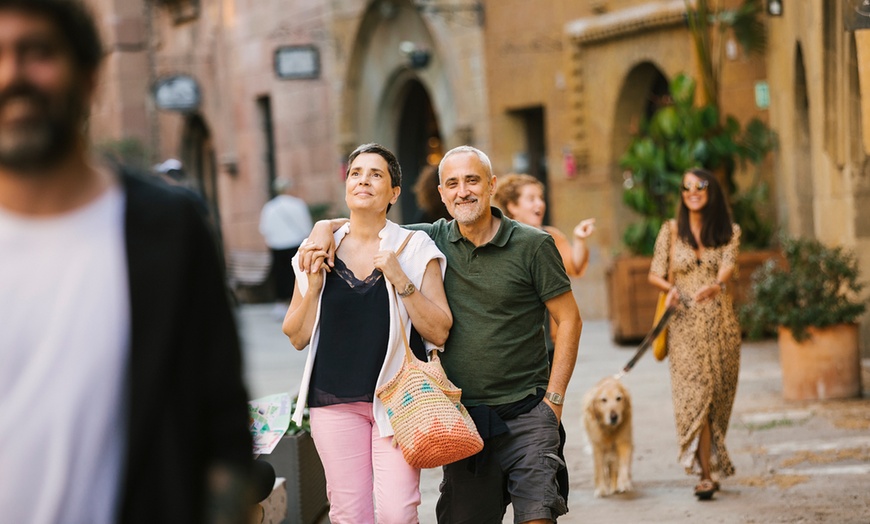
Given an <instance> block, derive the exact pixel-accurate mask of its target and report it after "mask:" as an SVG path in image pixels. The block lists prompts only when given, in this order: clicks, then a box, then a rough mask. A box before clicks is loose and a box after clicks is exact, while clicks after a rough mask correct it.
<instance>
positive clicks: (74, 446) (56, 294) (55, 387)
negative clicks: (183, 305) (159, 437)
mask: <svg viewBox="0 0 870 524" xmlns="http://www.w3.org/2000/svg"><path fill="white" fill-rule="evenodd" d="M129 339H130V306H129V283H128V278H127V262H126V250H125V245H124V194H123V193H122V191H121V189H120V188H119V187H117V186H115V187H113V188H111V189H110V190H108V191H106V192H105V193H104V194H103V195H101V196H100V197H99V198H98V199H97V200H95V201H94V202H91V203H90V204H88V205H87V206H85V207H83V208H80V209H77V210H75V211H73V212H71V213H67V214H64V215H61V216H53V217H47V218H36V219H34V218H26V217H23V216H20V215H14V214H11V213H9V212H7V211H5V210H4V209H2V208H0V522H4V523H5V522H10V523H12V522H15V523H19V522H21V523H24V522H26V523H34V524H40V523H46V524H48V523H52V524H55V523H82V522H87V523H92V524H101V523H110V522H114V521H115V520H116V516H117V512H118V510H119V508H118V499H119V492H120V484H121V472H122V470H123V462H124V454H125V451H126V438H125V437H126V425H127V418H126V415H127V392H126V389H125V383H126V376H127V363H128V353H129V346H130V340H129Z"/></svg>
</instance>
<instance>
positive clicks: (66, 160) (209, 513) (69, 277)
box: [0, 0, 251, 524]
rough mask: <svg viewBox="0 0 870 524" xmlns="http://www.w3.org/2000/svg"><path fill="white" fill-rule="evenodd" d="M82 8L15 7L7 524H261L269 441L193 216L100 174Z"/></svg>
mask: <svg viewBox="0 0 870 524" xmlns="http://www.w3.org/2000/svg"><path fill="white" fill-rule="evenodd" d="M102 55H103V50H102V45H101V42H100V39H99V36H98V32H97V28H96V26H95V24H94V20H93V18H92V16H91V14H90V13H89V12H88V11H87V10H86V9H85V8H84V7H83V5H82V3H81V2H80V1H77V0H0V319H2V323H3V329H2V330H0V362H2V365H0V476H2V479H3V481H2V482H0V522H28V523H46V524H48V523H56V522H89V523H110V522H142V523H154V522H206V521H209V522H246V521H247V520H246V516H247V515H246V512H247V511H248V508H250V507H251V505H250V504H249V502H250V500H249V496H248V494H249V490H248V487H247V486H248V476H249V471H250V464H251V441H250V435H249V433H248V429H247V422H248V417H247V406H246V401H247V395H246V392H245V389H244V386H243V383H242V379H241V369H240V368H241V356H240V351H239V341H238V336H237V332H236V327H235V323H234V318H233V315H232V311H231V309H230V305H229V301H228V297H227V293H226V289H225V285H224V279H223V274H222V271H221V266H220V263H219V260H218V256H217V251H216V248H215V246H214V244H213V242H212V239H211V236H210V235H209V233H208V229H207V227H206V225H205V223H204V221H203V219H202V217H201V216H200V214H199V212H198V211H197V209H196V205H195V203H194V202H193V201H191V199H189V198H187V197H186V196H184V195H182V194H179V193H178V192H175V191H173V190H172V189H171V188H166V187H159V186H157V185H155V184H152V183H150V182H148V181H146V180H144V179H142V178H139V177H137V176H134V175H132V174H128V173H125V172H120V173H119V172H116V171H115V170H113V169H111V168H108V167H105V166H102V165H100V164H98V163H95V162H94V161H92V159H91V155H90V151H89V149H88V142H87V138H86V136H85V134H84V132H83V130H84V129H85V121H86V118H87V115H88V109H89V107H90V104H91V101H92V99H93V95H94V90H95V86H96V85H97V80H98V69H99V64H100V61H101V58H102Z"/></svg>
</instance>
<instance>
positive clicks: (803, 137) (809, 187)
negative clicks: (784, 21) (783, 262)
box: [792, 44, 816, 237]
mask: <svg viewBox="0 0 870 524" xmlns="http://www.w3.org/2000/svg"><path fill="white" fill-rule="evenodd" d="M794 71H795V79H794V103H795V108H794V115H795V116H794V118H795V122H794V133H795V144H794V145H795V149H794V152H795V153H794V154H795V158H794V173H795V177H794V184H795V185H794V187H795V191H796V194H797V213H796V214H795V216H794V217H793V218H794V226H793V228H792V231H794V232H796V233H797V234H798V235H800V236H805V237H815V230H816V229H815V217H814V216H813V174H812V153H811V151H810V100H809V95H808V94H807V74H806V69H805V68H804V55H803V51H802V50H801V46H800V44H798V45H797V47H796V49H795V67H794Z"/></svg>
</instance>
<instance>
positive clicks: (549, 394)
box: [544, 391, 565, 406]
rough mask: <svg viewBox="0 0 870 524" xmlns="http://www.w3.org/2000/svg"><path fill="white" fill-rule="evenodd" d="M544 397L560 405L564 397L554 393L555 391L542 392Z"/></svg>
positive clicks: (555, 404)
mask: <svg viewBox="0 0 870 524" xmlns="http://www.w3.org/2000/svg"><path fill="white" fill-rule="evenodd" d="M544 398H545V399H547V400H549V401H550V402H552V403H553V405H554V406H561V405H562V402H564V401H565V397H563V396H562V395H560V394H558V393H556V392H555V391H547V392H546V393H545V394H544Z"/></svg>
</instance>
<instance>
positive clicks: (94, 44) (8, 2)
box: [0, 0, 103, 72]
mask: <svg viewBox="0 0 870 524" xmlns="http://www.w3.org/2000/svg"><path fill="white" fill-rule="evenodd" d="M2 9H17V10H20V11H24V12H27V13H34V14H37V15H41V16H45V17H47V18H49V19H50V20H51V21H52V22H53V23H54V25H55V27H57V29H58V31H60V33H61V34H63V37H64V39H66V41H67V44H69V47H70V49H71V50H72V53H73V56H74V57H75V60H76V63H77V64H78V65H79V66H80V67H81V68H82V69H84V70H85V71H88V72H93V71H95V70H96V69H97V67H98V66H99V65H100V61H101V60H102V58H103V43H102V40H101V39H100V32H99V30H98V29H97V24H96V22H95V20H94V16H93V14H92V13H91V11H90V9H89V8H88V7H87V6H85V4H84V2H83V1H82V0H0V10H2Z"/></svg>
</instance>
